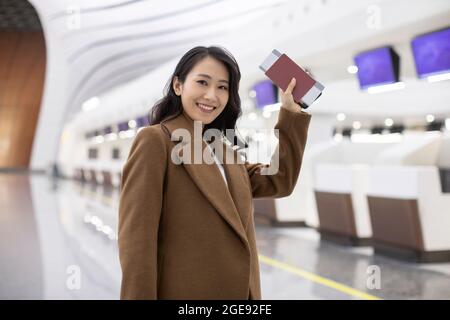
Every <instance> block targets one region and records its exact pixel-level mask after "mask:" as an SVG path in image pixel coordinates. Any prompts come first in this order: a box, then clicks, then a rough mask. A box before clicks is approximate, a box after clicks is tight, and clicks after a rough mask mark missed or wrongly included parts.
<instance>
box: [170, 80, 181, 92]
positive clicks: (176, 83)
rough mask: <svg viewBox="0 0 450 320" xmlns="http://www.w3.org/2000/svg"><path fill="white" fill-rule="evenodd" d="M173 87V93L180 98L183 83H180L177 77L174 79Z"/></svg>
mask: <svg viewBox="0 0 450 320" xmlns="http://www.w3.org/2000/svg"><path fill="white" fill-rule="evenodd" d="M172 87H173V91H175V94H176V95H177V96H180V95H181V82H180V81H178V77H177V76H175V77H173V81H172Z"/></svg>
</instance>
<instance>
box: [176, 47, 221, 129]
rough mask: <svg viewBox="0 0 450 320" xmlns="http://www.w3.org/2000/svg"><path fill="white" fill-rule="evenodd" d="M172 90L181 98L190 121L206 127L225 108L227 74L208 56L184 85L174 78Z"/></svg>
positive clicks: (190, 74) (194, 69) (192, 72)
mask: <svg viewBox="0 0 450 320" xmlns="http://www.w3.org/2000/svg"><path fill="white" fill-rule="evenodd" d="M173 88H174V90H175V93H176V94H177V95H179V96H181V102H182V104H183V109H184V111H185V112H186V113H187V115H188V116H189V117H190V118H191V119H192V120H194V121H201V122H202V123H203V124H209V123H211V122H212V121H214V119H216V118H217V116H219V114H220V113H221V112H222V111H223V109H225V106H226V105H227V102H228V94H229V92H228V90H229V75H228V70H227V68H226V67H225V65H224V64H222V63H221V62H220V61H218V60H216V59H214V58H212V57H209V56H208V57H205V58H204V59H202V60H200V61H198V62H197V64H196V65H195V66H194V67H193V68H192V70H191V71H190V72H189V73H188V75H187V76H186V80H185V82H184V83H180V82H179V81H178V79H177V78H176V77H175V79H174V81H173Z"/></svg>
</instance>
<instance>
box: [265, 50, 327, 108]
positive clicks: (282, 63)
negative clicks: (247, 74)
mask: <svg viewBox="0 0 450 320" xmlns="http://www.w3.org/2000/svg"><path fill="white" fill-rule="evenodd" d="M259 68H260V69H261V70H262V71H264V73H265V74H266V76H268V77H269V79H270V80H272V81H273V83H275V84H276V85H277V86H278V87H280V88H281V89H282V90H283V91H285V90H286V88H287V86H288V85H289V82H291V79H292V78H295V79H296V80H297V81H296V85H295V87H294V91H293V92H292V96H293V97H294V101H295V102H297V103H298V104H300V105H301V106H302V107H303V108H305V109H306V108H307V107H309V106H310V105H311V104H312V103H313V102H314V101H315V100H316V99H317V98H318V97H320V95H321V94H322V91H323V89H324V88H325V87H324V86H323V85H322V84H321V83H320V82H319V81H316V80H314V79H313V78H312V77H311V76H310V75H309V74H307V73H306V72H305V71H304V70H303V69H302V68H301V67H300V66H299V65H298V64H296V63H295V62H294V61H293V60H292V59H291V58H289V57H288V56H287V55H286V54H284V53H283V54H281V53H280V52H279V51H277V50H273V51H272V52H271V53H270V55H269V56H268V57H267V58H266V59H265V60H264V62H263V63H262V64H261V65H260V66H259Z"/></svg>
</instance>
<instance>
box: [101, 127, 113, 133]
mask: <svg viewBox="0 0 450 320" xmlns="http://www.w3.org/2000/svg"><path fill="white" fill-rule="evenodd" d="M111 132H112V128H111V127H106V128H105V129H103V134H110V133H111Z"/></svg>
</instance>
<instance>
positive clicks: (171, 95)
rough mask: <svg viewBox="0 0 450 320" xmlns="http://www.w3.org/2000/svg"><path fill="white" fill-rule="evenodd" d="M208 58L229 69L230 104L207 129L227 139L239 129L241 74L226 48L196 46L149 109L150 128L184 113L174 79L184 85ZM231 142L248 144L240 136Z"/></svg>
mask: <svg viewBox="0 0 450 320" xmlns="http://www.w3.org/2000/svg"><path fill="white" fill-rule="evenodd" d="M208 56H210V57H212V58H214V59H216V60H218V61H220V62H222V63H223V64H224V65H225V67H226V68H227V70H228V74H229V87H228V88H229V89H228V90H229V95H228V102H227V105H226V106H225V108H224V109H223V111H222V112H221V113H220V115H219V116H217V118H216V119H214V121H212V122H211V123H209V124H207V125H205V126H204V130H207V129H217V130H219V131H221V132H222V134H223V135H224V136H225V130H226V129H229V130H236V121H237V119H238V118H239V117H240V116H241V114H242V109H241V98H240V97H239V81H240V80H241V72H240V70H239V66H238V64H237V62H236V59H235V58H234V57H233V55H232V54H231V53H230V52H229V51H227V50H226V49H225V48H222V47H217V46H210V47H204V46H197V47H195V48H192V49H191V50H189V51H188V52H186V53H185V54H184V55H183V57H181V59H180V61H179V62H178V64H177V66H176V67H175V71H174V72H173V74H172V75H171V77H170V79H169V81H168V82H167V84H166V86H165V88H164V97H163V98H161V99H160V100H158V101H157V102H156V103H155V105H154V106H153V108H152V109H151V110H150V115H149V119H150V125H154V124H159V123H161V122H163V121H164V120H167V119H170V118H174V117H176V116H178V115H180V114H181V113H182V111H183V105H182V103H181V97H180V96H177V95H176V94H175V91H174V89H173V85H172V81H173V79H174V77H178V80H179V81H180V82H181V83H184V81H185V80H186V76H187V75H188V73H189V72H190V71H191V70H192V68H193V67H194V66H195V64H196V63H197V62H198V61H200V60H202V59H204V58H206V57H208ZM230 142H231V143H232V144H233V145H239V146H243V145H245V143H244V142H242V141H241V140H240V139H239V138H237V137H235V138H234V139H233V141H230Z"/></svg>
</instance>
